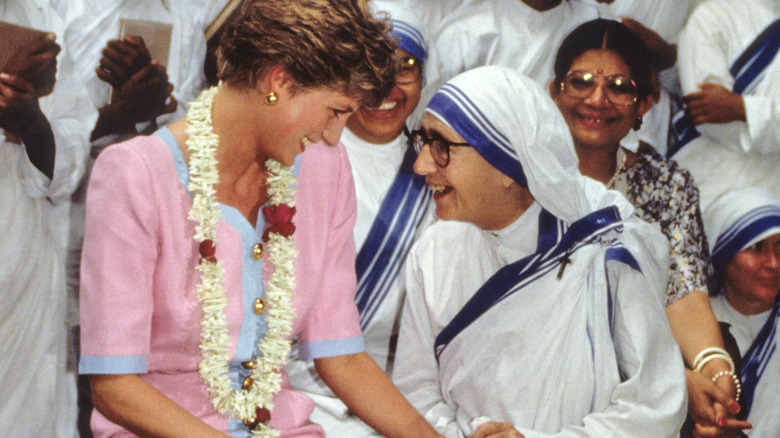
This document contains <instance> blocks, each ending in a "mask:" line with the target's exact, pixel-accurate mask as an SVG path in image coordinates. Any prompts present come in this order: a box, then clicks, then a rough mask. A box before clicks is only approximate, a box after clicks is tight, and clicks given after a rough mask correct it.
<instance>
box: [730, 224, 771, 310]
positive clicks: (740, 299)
mask: <svg viewBox="0 0 780 438" xmlns="http://www.w3.org/2000/svg"><path fill="white" fill-rule="evenodd" d="M723 286H724V289H725V293H726V300H727V301H728V302H729V304H731V306H732V307H734V308H735V309H737V310H738V311H739V312H740V313H742V314H744V315H754V314H758V313H763V312H766V311H768V310H769V309H771V308H772V306H773V305H774V303H775V297H777V293H778V291H780V233H778V234H773V235H771V236H769V237H767V238H766V239H764V240H762V241H760V242H758V243H756V244H754V245H752V246H750V247H748V248H745V249H743V250H742V251H740V252H738V253H737V255H736V256H734V258H733V259H732V260H731V261H730V262H729V263H728V265H726V270H725V272H724V273H723Z"/></svg>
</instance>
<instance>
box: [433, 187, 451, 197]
mask: <svg viewBox="0 0 780 438" xmlns="http://www.w3.org/2000/svg"><path fill="white" fill-rule="evenodd" d="M428 187H430V188H431V190H432V191H433V195H434V196H437V195H445V194H447V193H449V192H450V191H452V187H450V186H445V185H439V184H429V185H428Z"/></svg>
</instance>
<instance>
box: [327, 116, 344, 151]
mask: <svg viewBox="0 0 780 438" xmlns="http://www.w3.org/2000/svg"><path fill="white" fill-rule="evenodd" d="M348 118H349V114H339V115H338V116H336V117H332V118H331V119H330V120H328V124H327V125H326V126H325V129H324V130H323V131H322V139H323V140H324V141H325V143H327V144H329V145H330V146H336V145H337V144H338V143H339V140H341V132H342V131H344V127H345V126H347V119H348Z"/></svg>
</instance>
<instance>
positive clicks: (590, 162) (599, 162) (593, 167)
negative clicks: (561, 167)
mask: <svg viewBox="0 0 780 438" xmlns="http://www.w3.org/2000/svg"><path fill="white" fill-rule="evenodd" d="M618 147H620V145H616V146H615V147H609V148H585V147H581V146H577V145H575V146H574V149H575V151H576V152H577V158H578V159H579V161H580V165H579V169H580V173H581V174H583V175H585V176H589V177H591V178H593V179H595V180H596V181H600V182H601V183H603V184H606V183H607V181H609V180H610V179H611V178H612V176H613V175H614V174H615V170H616V168H617V149H618Z"/></svg>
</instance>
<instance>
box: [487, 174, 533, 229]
mask: <svg viewBox="0 0 780 438" xmlns="http://www.w3.org/2000/svg"><path fill="white" fill-rule="evenodd" d="M507 190H509V191H510V192H511V193H510V196H509V197H507V198H506V202H497V203H496V204H495V205H494V208H493V212H494V214H492V215H491V216H490V217H489V218H487V219H486V220H485V222H484V223H482V224H481V225H479V227H480V228H481V229H483V230H485V231H500V230H503V229H504V228H506V227H508V226H509V225H511V224H512V223H513V222H514V221H516V220H517V219H518V218H519V217H520V216H522V215H523V213H525V212H526V211H528V208H529V207H531V205H532V204H533V203H534V197H533V196H532V195H531V192H529V191H528V189H525V188H523V187H520V185H518V184H514V185H512V186H510V187H508V188H507Z"/></svg>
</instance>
